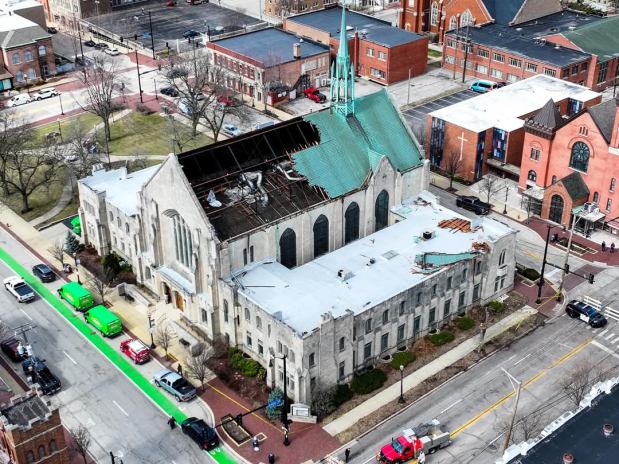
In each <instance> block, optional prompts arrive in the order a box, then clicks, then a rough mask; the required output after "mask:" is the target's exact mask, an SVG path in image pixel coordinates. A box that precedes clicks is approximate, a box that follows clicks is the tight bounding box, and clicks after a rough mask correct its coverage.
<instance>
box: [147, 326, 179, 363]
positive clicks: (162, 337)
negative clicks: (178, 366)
mask: <svg viewBox="0 0 619 464" xmlns="http://www.w3.org/2000/svg"><path fill="white" fill-rule="evenodd" d="M153 338H154V339H155V343H156V344H157V345H159V346H160V347H161V348H163V350H164V351H165V356H166V358H167V357H168V350H169V349H170V346H172V342H173V341H174V339H175V338H176V332H174V329H172V327H170V325H169V324H167V323H164V324H158V325H157V327H156V329H155V332H154V333H153Z"/></svg>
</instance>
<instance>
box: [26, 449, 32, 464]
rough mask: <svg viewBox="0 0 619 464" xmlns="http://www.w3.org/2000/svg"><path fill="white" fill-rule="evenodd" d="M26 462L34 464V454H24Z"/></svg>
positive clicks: (30, 452) (29, 452)
mask: <svg viewBox="0 0 619 464" xmlns="http://www.w3.org/2000/svg"><path fill="white" fill-rule="evenodd" d="M26 462H27V463H28V464H30V463H31V462H34V453H33V452H32V451H28V452H27V453H26Z"/></svg>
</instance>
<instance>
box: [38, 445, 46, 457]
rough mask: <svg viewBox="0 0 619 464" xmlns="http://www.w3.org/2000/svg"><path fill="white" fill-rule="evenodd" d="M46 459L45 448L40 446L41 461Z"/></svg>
mask: <svg viewBox="0 0 619 464" xmlns="http://www.w3.org/2000/svg"><path fill="white" fill-rule="evenodd" d="M44 457H45V446H43V445H41V446H39V460H40V459H43V458H44Z"/></svg>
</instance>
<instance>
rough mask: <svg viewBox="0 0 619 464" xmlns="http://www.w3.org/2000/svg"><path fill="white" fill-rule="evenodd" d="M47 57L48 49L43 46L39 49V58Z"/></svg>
mask: <svg viewBox="0 0 619 464" xmlns="http://www.w3.org/2000/svg"><path fill="white" fill-rule="evenodd" d="M45 55H47V48H45V45H41V46H40V47H39V56H45Z"/></svg>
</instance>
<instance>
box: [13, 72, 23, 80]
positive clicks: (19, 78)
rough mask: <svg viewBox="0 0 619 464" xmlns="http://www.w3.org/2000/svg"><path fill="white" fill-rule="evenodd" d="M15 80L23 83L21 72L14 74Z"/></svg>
mask: <svg viewBox="0 0 619 464" xmlns="http://www.w3.org/2000/svg"><path fill="white" fill-rule="evenodd" d="M15 80H16V81H17V82H24V73H23V72H22V71H17V72H16V73H15Z"/></svg>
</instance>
